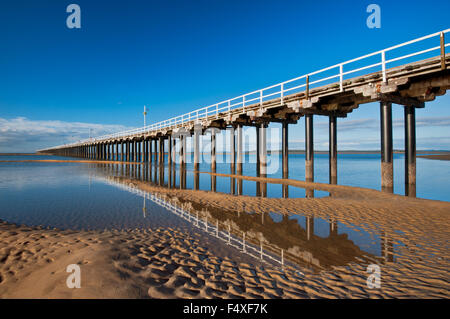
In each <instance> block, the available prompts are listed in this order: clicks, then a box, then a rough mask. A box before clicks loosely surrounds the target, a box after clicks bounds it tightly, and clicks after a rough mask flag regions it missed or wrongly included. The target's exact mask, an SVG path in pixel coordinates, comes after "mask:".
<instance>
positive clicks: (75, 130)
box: [0, 117, 129, 153]
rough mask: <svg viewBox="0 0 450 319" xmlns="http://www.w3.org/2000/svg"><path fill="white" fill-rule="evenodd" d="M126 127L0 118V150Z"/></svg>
mask: <svg viewBox="0 0 450 319" xmlns="http://www.w3.org/2000/svg"><path fill="white" fill-rule="evenodd" d="M127 129H129V128H128V127H126V126H123V125H103V124H94V123H82V122H64V121H33V120H30V119H27V118H25V117H16V118H12V119H4V118H0V152H3V153H4V152H34V151H35V150H37V149H40V148H45V147H51V146H55V145H59V144H63V143H67V142H75V141H78V140H81V139H84V138H88V137H89V134H91V136H100V135H103V134H107V133H113V132H119V131H123V130H127Z"/></svg>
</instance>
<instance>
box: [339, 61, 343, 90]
mask: <svg viewBox="0 0 450 319" xmlns="http://www.w3.org/2000/svg"><path fill="white" fill-rule="evenodd" d="M343 69H344V66H343V65H342V64H340V65H339V87H340V91H341V92H343V91H344V83H343V81H342V78H343V74H342V73H343Z"/></svg>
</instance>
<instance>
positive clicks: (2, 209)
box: [0, 156, 448, 268]
mask: <svg viewBox="0 0 450 319" xmlns="http://www.w3.org/2000/svg"><path fill="white" fill-rule="evenodd" d="M356 157H357V156H356ZM363 157H364V156H363ZM45 158H52V159H53V157H44V158H42V157H41V158H40V159H45ZM26 159H29V157H28V156H27V157H26ZM3 160H6V158H4V159H3ZM349 160H350V161H356V162H358V161H361V162H366V164H367V163H372V162H373V160H372V159H367V158H366V159H358V158H356V159H349ZM318 162H320V161H318ZM397 162H398V161H397ZM429 162H432V163H435V162H438V161H429ZM445 164H447V162H443V164H442V163H440V162H439V163H437V165H438V166H439V165H442V166H445ZM219 165H225V164H219ZM248 165H250V164H248ZM320 166H321V165H319V164H318V165H317V166H316V167H320ZM361 166H364V165H363V164H361ZM447 166H448V165H447ZM137 168H139V169H137ZM355 169H356V167H355ZM247 170H249V168H248V167H247ZM444 170H445V168H444ZM217 171H218V172H220V171H222V172H224V173H226V172H225V171H226V169H225V168H223V169H222V170H220V169H219V168H218V169H217ZM294 171H295V170H294ZM356 171H357V170H356ZM169 172H170V171H169V170H168V168H167V166H166V167H165V168H164V170H163V174H161V170H160V169H159V168H155V167H151V166H145V165H122V164H119V165H117V164H83V163H44V162H28V163H0V219H2V220H5V221H8V222H12V223H17V224H26V225H30V226H44V227H56V228H61V229H105V228H106V229H111V228H115V229H130V228H148V227H179V228H182V229H184V230H185V231H187V232H197V233H198V232H201V233H202V235H203V236H205V237H208V236H209V237H215V236H216V235H215V233H214V227H215V226H216V225H219V229H218V230H219V231H220V232H223V234H222V237H224V238H222V239H223V240H222V242H221V243H220V241H219V244H220V245H226V239H227V228H226V226H225V225H227V223H228V224H229V223H231V222H232V224H233V225H234V227H235V228H234V229H233V231H232V232H231V234H232V236H233V238H235V241H236V245H237V246H236V247H237V248H238V249H239V250H243V249H244V247H242V246H239V245H242V240H243V239H242V237H243V232H245V233H246V234H247V237H246V242H245V244H244V246H246V248H247V250H249V247H250V246H254V247H253V248H254V251H255V252H256V253H255V254H256V255H258V253H257V251H258V247H259V242H258V241H257V240H255V238H253V239H252V237H251V236H250V234H252V233H253V234H257V233H259V234H261V235H262V236H263V237H264V238H265V240H266V241H267V242H266V243H265V244H264V245H265V247H264V248H265V250H267V252H268V253H269V254H272V256H274V258H275V259H277V258H278V259H277V260H280V254H281V253H280V252H281V250H284V256H285V258H286V259H287V260H289V253H288V252H287V251H288V250H289V249H291V250H292V249H294V250H295V249H297V250H298V249H301V250H302V251H304V252H307V254H306V255H305V257H304V259H306V260H307V261H308V262H310V263H312V264H315V265H320V267H325V268H326V267H329V266H332V265H342V264H346V263H348V262H350V261H355V260H356V258H358V259H359V260H362V259H365V258H366V257H368V258H371V259H373V258H388V259H389V260H393V259H394V257H393V256H394V251H395V249H396V246H395V245H394V244H393V243H391V242H389V240H387V239H386V238H384V237H383V236H382V234H380V233H379V232H377V231H370V230H365V229H362V228H360V227H356V226H353V225H348V224H344V223H341V222H340V221H338V220H333V221H331V220H324V219H321V218H312V217H307V216H302V215H293V216H289V217H286V216H283V215H280V214H278V213H277V212H272V213H270V214H263V215H261V214H252V213H251V212H247V213H244V212H239V213H236V212H229V211H213V212H210V215H209V217H207V218H209V220H208V219H207V220H206V222H205V221H204V217H202V216H200V217H198V216H189V212H188V211H186V216H188V217H187V218H186V216H184V217H183V216H181V217H180V216H179V215H177V214H174V213H173V212H172V211H171V210H170V209H168V206H167V205H172V204H173V201H172V199H171V198H159V199H158V201H155V200H151V198H150V197H149V196H153V194H151V193H148V192H137V191H136V188H135V186H134V185H129V183H128V184H127V182H126V181H127V180H129V179H132V180H133V179H135V180H140V181H144V182H146V183H151V184H152V185H161V187H169V186H171V187H176V188H191V189H204V190H208V191H210V190H211V186H212V185H214V182H213V178H212V177H211V175H210V174H195V173H194V172H193V171H192V170H191V169H190V165H188V166H187V170H186V171H182V172H180V171H179V170H176V171H175V172H172V174H169ZM316 172H320V170H317V171H316ZM341 172H342V171H341ZM368 174H369V173H368ZM249 175H251V174H249ZM253 175H255V174H253ZM173 176H175V178H174V177H173ZM180 176H181V177H183V179H180ZM273 176H274V177H277V176H276V174H273V175H272V177H273ZM124 178H125V179H124ZM196 178H197V180H196ZM439 178H440V177H439V176H437V177H436V179H435V180H434V183H437V182H438V181H439ZM169 179H170V182H169ZM232 180H234V183H233V184H232V183H231V181H232ZM241 181H242V180H241ZM180 183H181V184H180ZM430 183H431V182H430ZM215 185H216V191H218V192H224V193H233V194H243V195H250V196H254V195H257V194H258V195H259V196H267V197H282V196H283V189H282V185H278V184H270V183H257V182H254V181H245V180H244V181H242V183H241V184H239V182H238V180H237V179H231V178H228V177H216V183H215ZM232 185H234V186H232ZM358 186H361V185H358ZM440 186H441V187H440V189H439V190H438V191H437V194H440V195H441V198H440V199H444V198H445V197H446V196H444V195H443V193H444V191H443V190H442V189H444V190H445V188H446V187H447V184H445V185H440ZM233 187H234V191H233ZM418 189H420V188H419V187H418ZM421 189H422V190H423V189H424V188H421ZM258 192H259V193H258ZM422 194H423V193H422ZM305 196H306V197H313V196H314V197H322V196H328V193H327V192H322V191H317V190H311V189H309V190H308V189H307V190H305V189H303V188H299V187H292V186H290V187H289V197H305ZM152 198H153V197H152ZM153 199H154V198H153ZM185 204H186V203H185ZM180 207H181V206H180ZM182 217H183V218H182ZM195 218H199V219H200V221H202V222H203V223H204V226H206V231H205V230H204V229H203V228H204V226H203V227H202V226H200V227H198V225H196V224H195ZM197 222H198V220H197ZM206 223H207V224H208V225H209V226H207V225H206ZM208 227H209V228H208ZM219 237H220V236H219ZM214 243H215V245H217V240H216V241H215V242H214ZM397 244H398V243H397ZM295 247H297V248H295ZM330 247H332V249H330ZM304 254H305V253H304ZM291 261H294V262H304V261H305V260H303V261H298V260H294V259H292V260H291Z"/></svg>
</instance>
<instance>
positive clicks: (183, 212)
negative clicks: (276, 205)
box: [106, 176, 285, 267]
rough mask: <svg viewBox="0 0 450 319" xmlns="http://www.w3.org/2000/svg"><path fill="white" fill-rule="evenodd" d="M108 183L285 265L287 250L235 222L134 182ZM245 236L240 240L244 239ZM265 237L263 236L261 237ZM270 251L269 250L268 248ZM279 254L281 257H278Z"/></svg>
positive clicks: (264, 259) (250, 252) (110, 178)
mask: <svg viewBox="0 0 450 319" xmlns="http://www.w3.org/2000/svg"><path fill="white" fill-rule="evenodd" d="M106 182H107V183H108V184H109V185H112V186H116V187H118V188H120V189H123V190H126V191H128V192H131V193H134V194H136V195H139V196H142V197H144V198H146V199H148V200H151V201H152V202H154V203H156V204H158V205H159V206H161V207H163V208H165V209H166V210H168V211H170V212H172V213H174V214H176V215H177V216H179V217H181V218H183V219H184V220H186V221H188V222H190V223H191V224H193V225H194V226H195V227H197V228H198V229H200V230H203V231H204V232H206V233H207V234H209V235H211V236H214V237H215V238H217V239H220V240H222V241H224V242H225V243H226V244H227V245H229V246H231V247H234V248H236V249H239V250H241V252H243V253H245V254H247V255H249V256H251V257H254V258H256V259H259V260H260V261H261V262H268V263H275V264H280V265H281V266H282V267H283V266H284V264H285V261H284V250H283V249H281V251H280V249H278V251H276V249H274V246H273V245H270V244H268V243H267V241H266V242H265V243H264V242H263V240H260V241H259V247H258V246H257V245H258V243H257V240H256V239H255V238H254V237H251V236H248V232H240V233H239V232H238V231H237V230H238V229H239V226H237V225H232V224H233V222H232V221H231V222H228V221H226V222H224V223H220V222H219V220H217V219H214V218H212V216H211V214H210V213H209V212H208V211H207V210H202V211H198V210H195V209H193V207H192V204H191V203H180V201H179V200H178V198H176V197H174V198H170V197H169V196H167V195H161V194H152V193H149V192H146V191H143V190H141V189H139V188H136V185H135V184H133V183H128V184H125V183H123V182H121V180H120V178H117V177H114V176H107V177H106ZM240 235H241V236H242V237H241V236H240ZM261 235H262V234H261ZM267 248H269V251H268V249H267ZM276 255H279V256H280V257H278V256H276Z"/></svg>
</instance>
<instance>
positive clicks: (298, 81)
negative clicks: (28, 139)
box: [45, 29, 450, 150]
mask: <svg viewBox="0 0 450 319" xmlns="http://www.w3.org/2000/svg"><path fill="white" fill-rule="evenodd" d="M449 32H450V29H446V30H443V31H440V32H436V33H433V34H429V35H426V36H423V37H420V38H417V39H414V40H411V41H408V42H404V43H401V44H398V45H394V46H391V47H389V48H386V49H383V50H379V51H376V52H373V53H369V54H366V55H363V56H360V57H358V58H355V59H351V60H348V61H345V62H342V63H338V64H335V65H332V66H329V67H326V68H323V69H321V70H317V71H314V72H311V73H307V74H304V75H302V76H299V77H296V78H293V79H290V80H288V81H285V82H282V83H278V84H274V85H271V86H268V87H265V88H263V89H259V90H256V91H252V92H250V93H246V94H242V95H239V96H237V97H234V98H231V99H228V100H225V101H222V102H218V103H215V104H212V105H209V106H206V107H203V108H200V109H197V110H194V111H192V112H189V113H186V114H182V115H179V116H176V117H173V118H170V119H167V120H164V121H160V122H157V123H154V124H150V125H147V126H144V127H140V128H135V129H131V130H127V131H123V132H118V133H112V134H107V135H103V136H100V137H97V138H89V139H85V140H81V141H78V142H76V143H70V144H65V145H59V146H55V147H52V148H48V149H45V150H51V149H57V148H65V147H71V146H77V145H80V144H84V143H88V142H96V141H102V140H108V139H114V138H118V137H126V136H132V135H136V134H145V133H151V132H155V131H156V132H157V131H160V130H163V129H171V128H176V127H178V126H182V125H183V124H185V123H189V122H194V123H199V122H201V121H202V120H204V119H207V118H211V117H216V118H219V116H220V115H221V113H223V112H230V111H232V110H240V111H241V112H245V108H246V107H247V106H249V105H254V104H258V103H259V104H260V105H261V106H262V104H263V102H264V101H268V100H271V99H276V98H280V100H281V102H282V103H283V99H284V98H285V97H286V96H287V95H290V94H294V93H299V92H303V91H305V92H308V91H309V89H310V88H312V87H313V86H315V85H317V84H322V85H323V84H325V83H326V82H327V81H330V80H335V79H337V81H338V82H335V83H336V84H337V83H338V84H339V88H340V91H343V90H344V86H345V76H348V75H351V74H355V73H357V72H361V71H365V70H368V69H373V68H376V67H381V73H382V78H383V81H384V82H386V81H387V74H386V69H387V67H388V66H389V65H391V64H392V63H394V62H397V61H401V60H406V59H408V58H412V57H417V56H419V55H422V56H423V55H424V54H426V53H429V52H433V51H438V50H441V54H442V51H444V55H445V48H446V47H449V46H450V43H445V34H446V33H449ZM431 38H437V39H438V40H439V45H433V46H431V47H426V48H421V50H418V51H413V52H411V53H408V54H404V55H400V56H397V57H391V58H390V59H387V58H386V54H387V53H393V52H394V51H395V50H396V49H399V48H405V47H408V46H412V45H413V44H416V43H420V42H423V41H425V40H428V39H431ZM376 56H379V60H378V62H375V63H373V62H369V60H370V58H374V57H376ZM363 60H368V61H366V62H365V63H368V64H367V65H366V64H364V65H362V66H359V67H357V68H355V69H349V70H347V68H346V66H348V65H349V64H352V63H355V62H360V61H363ZM420 60H421V59H417V60H414V61H413V62H418V61H420ZM409 63H412V62H409ZM335 71H337V73H332V74H331V75H328V74H327V72H335ZM318 75H322V76H323V77H319V78H317V79H315V80H314V81H310V78H311V77H312V76H318ZM289 85H292V86H289ZM268 91H271V92H268ZM272 91H273V92H272Z"/></svg>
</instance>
